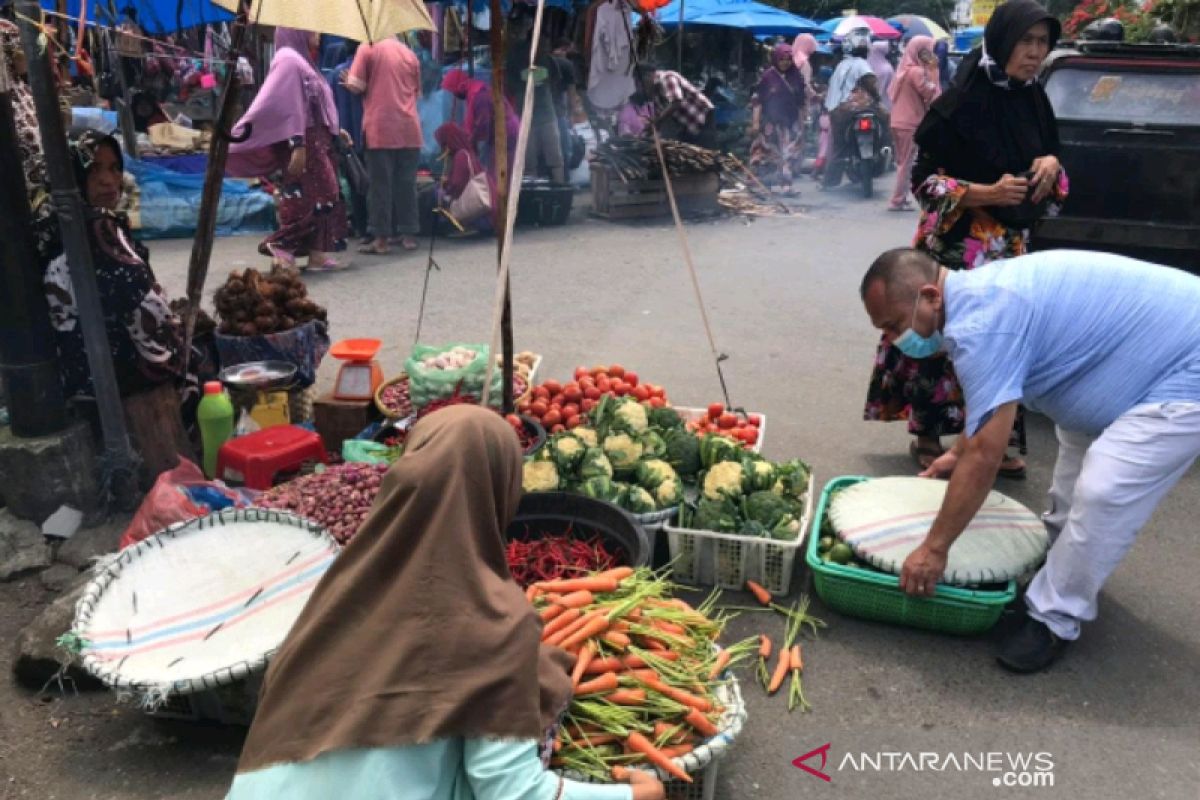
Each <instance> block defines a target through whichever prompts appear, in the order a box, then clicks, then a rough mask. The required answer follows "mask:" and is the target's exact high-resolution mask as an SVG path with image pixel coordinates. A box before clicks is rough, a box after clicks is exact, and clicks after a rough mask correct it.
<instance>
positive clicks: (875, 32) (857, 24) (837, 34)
mask: <svg viewBox="0 0 1200 800" xmlns="http://www.w3.org/2000/svg"><path fill="white" fill-rule="evenodd" d="M858 28H866V29H867V30H869V31H870V32H871V37H872V38H874V39H899V38H900V31H898V30H896V29H895V28H893V27H892V26H891V25H888V24H887V22H886V21H884V20H882V19H880V18H879V17H846V18H845V19H844V20H842V21H841V22H840V23H838V26H837V27H836V28H834V29H833V38H835V39H844V38H845V37H846V36H847V35H848V34H849V33H850V31H853V30H857V29H858Z"/></svg>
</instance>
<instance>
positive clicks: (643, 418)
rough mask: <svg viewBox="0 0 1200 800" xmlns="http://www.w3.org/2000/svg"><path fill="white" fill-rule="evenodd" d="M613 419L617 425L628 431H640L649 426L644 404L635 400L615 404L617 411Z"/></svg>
mask: <svg viewBox="0 0 1200 800" xmlns="http://www.w3.org/2000/svg"><path fill="white" fill-rule="evenodd" d="M613 421H614V422H615V423H616V424H617V426H618V427H620V428H623V429H625V430H627V431H629V432H630V433H642V432H643V431H645V430H646V429H647V428H648V427H650V420H649V418H648V417H647V415H646V408H645V406H643V405H642V404H641V403H639V402H637V401H636V400H630V401H628V402H625V403H621V404H620V405H619V406H617V413H616V416H615V417H614V420H613Z"/></svg>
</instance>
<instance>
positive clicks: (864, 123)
mask: <svg viewBox="0 0 1200 800" xmlns="http://www.w3.org/2000/svg"><path fill="white" fill-rule="evenodd" d="M873 126H874V123H873V122H871V119H870V117H863V118H862V119H860V120H859V121H858V129H859V130H860V131H869V130H871V128H872V127H873Z"/></svg>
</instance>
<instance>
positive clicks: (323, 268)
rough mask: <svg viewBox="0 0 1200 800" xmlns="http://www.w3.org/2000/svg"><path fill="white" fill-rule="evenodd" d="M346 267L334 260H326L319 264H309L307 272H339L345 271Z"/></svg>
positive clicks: (346, 265)
mask: <svg viewBox="0 0 1200 800" xmlns="http://www.w3.org/2000/svg"><path fill="white" fill-rule="evenodd" d="M348 266H349V265H348V264H343V263H341V262H340V261H338V260H337V259H336V258H327V259H325V260H324V261H322V262H321V263H320V264H309V265H308V270H309V272H341V271H342V270H344V269H347V267H348Z"/></svg>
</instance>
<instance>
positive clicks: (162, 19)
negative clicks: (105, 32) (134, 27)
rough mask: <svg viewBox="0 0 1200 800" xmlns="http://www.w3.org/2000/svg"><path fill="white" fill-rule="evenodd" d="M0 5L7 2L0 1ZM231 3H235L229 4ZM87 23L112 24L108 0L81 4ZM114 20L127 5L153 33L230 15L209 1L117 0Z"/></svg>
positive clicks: (54, 3) (73, 3)
mask: <svg viewBox="0 0 1200 800" xmlns="http://www.w3.org/2000/svg"><path fill="white" fill-rule="evenodd" d="M80 2H81V0H67V11H66V13H67V15H68V16H70V17H75V18H78V17H79V6H80ZM0 5H8V3H6V2H0ZM230 5H231V6H232V5H234V3H232V2H231V3H230ZM84 6H85V8H86V9H87V18H88V21H89V22H98V23H100V24H102V25H110V24H112V18H111V16H110V14H109V13H108V12H109V5H108V2H107V0H93V2H90V3H84ZM113 7H115V8H116V9H117V22H120V21H121V20H122V19H124V16H125V15H124V14H123V13H122V12H123V11H124V9H126V8H132V9H134V10H135V11H136V12H137V21H138V25H140V26H141V28H142V30H143V31H145V32H146V33H148V34H151V35H153V36H160V35H163V34H167V33H174V32H175V31H179V30H183V29H184V28H192V27H195V26H196V25H207V24H209V23H214V22H228V21H229V20H231V19H233V14H231V13H230V12H229V11H226V10H225V9H223V8H218V7H217V6H215V5H213V4H212V3H211V2H210V0H116V2H115V3H114V6H113ZM42 8H44V9H46V10H47V11H57V10H58V0H42Z"/></svg>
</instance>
